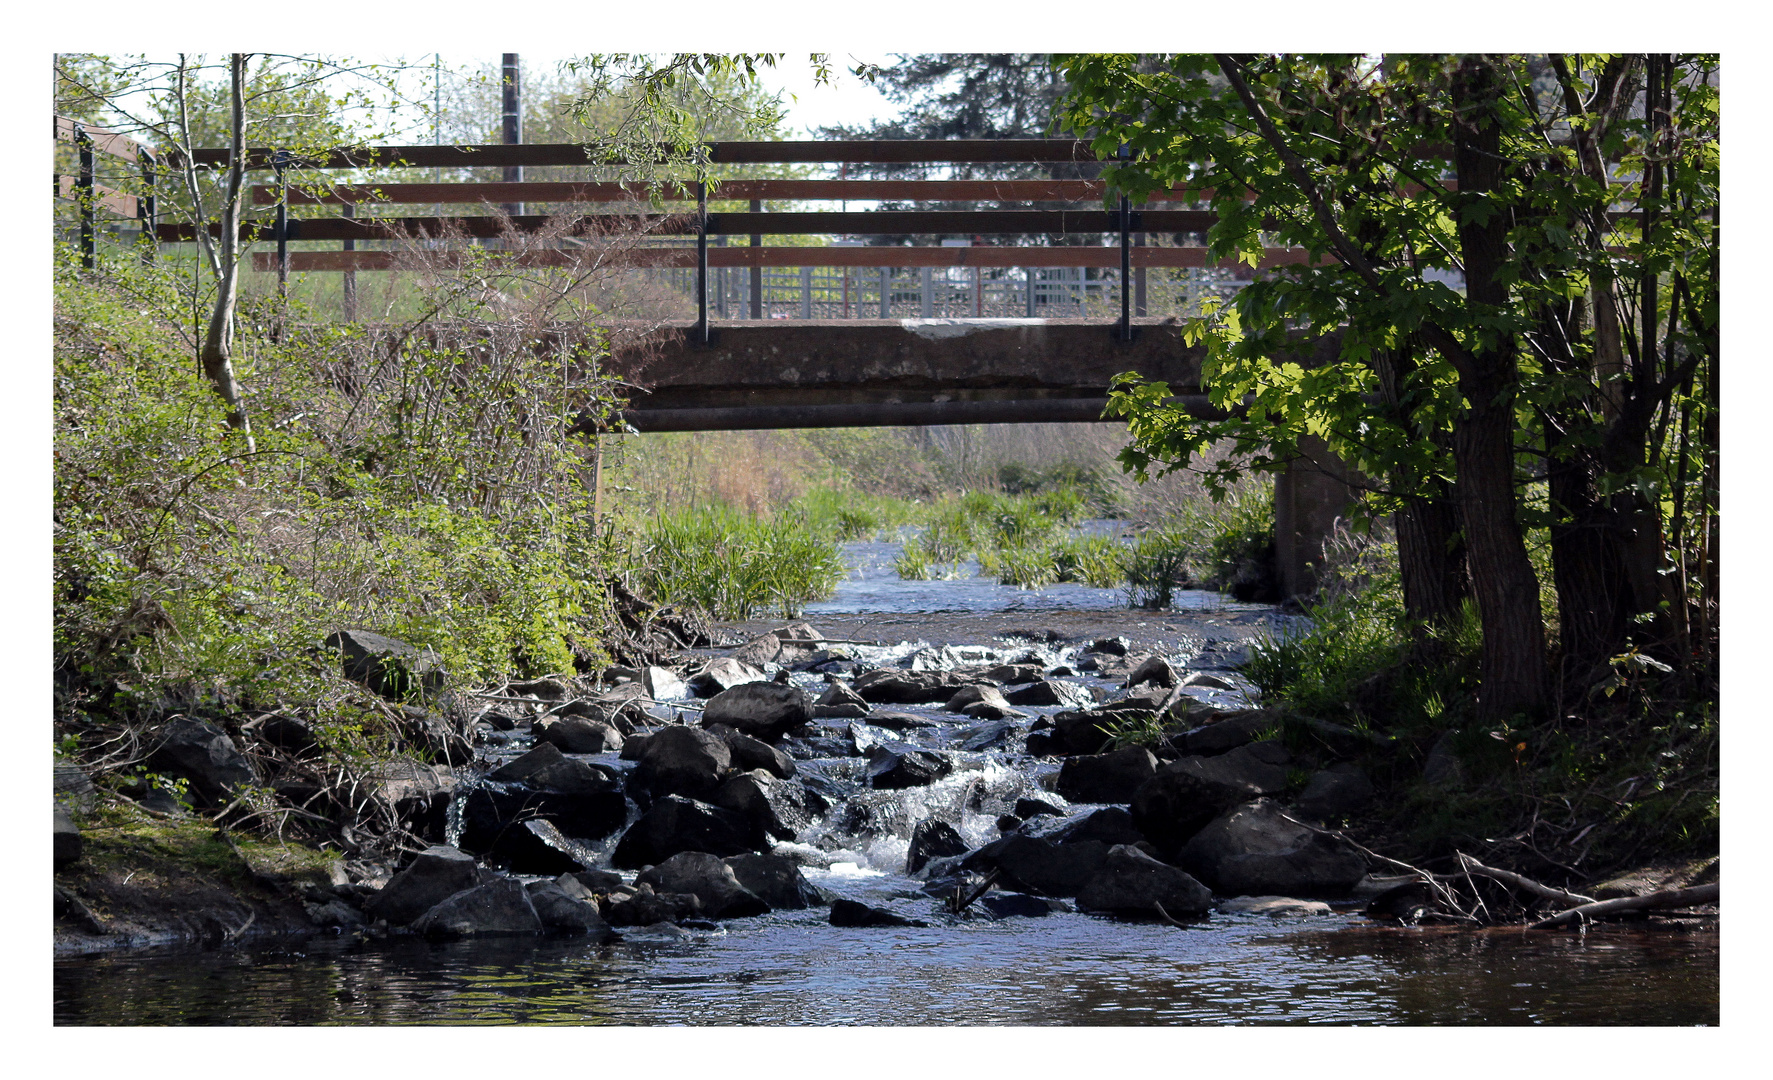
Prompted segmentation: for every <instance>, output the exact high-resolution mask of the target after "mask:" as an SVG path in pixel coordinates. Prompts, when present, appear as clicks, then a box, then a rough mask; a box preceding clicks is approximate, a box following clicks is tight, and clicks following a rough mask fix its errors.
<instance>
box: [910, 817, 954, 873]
mask: <svg viewBox="0 0 1773 1080" xmlns="http://www.w3.org/2000/svg"><path fill="white" fill-rule="evenodd" d="M966 851H967V842H966V840H964V839H963V838H962V837H961V835H960V831H959V830H958V829H956V828H955V827H954V826H953V825H952V824H950V823H948V822H946V821H943V820H942V819H941V818H924V819H923V820H922V821H920V822H918V823H917V825H916V826H915V827H914V828H913V829H912V830H911V842H910V844H908V845H907V846H906V848H905V872H906V873H907V874H915V873H917V872H918V871H919V870H922V869H923V867H924V864H925V863H927V862H929V861H930V860H931V859H941V858H947V857H949V856H952V855H964V854H966Z"/></svg>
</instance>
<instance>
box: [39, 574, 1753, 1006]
mask: <svg viewBox="0 0 1773 1080" xmlns="http://www.w3.org/2000/svg"><path fill="white" fill-rule="evenodd" d="M898 551H899V545H898V544H896V543H887V542H875V541H868V542H858V543H854V544H850V545H847V548H846V554H847V556H848V558H849V560H850V564H851V566H852V574H851V576H850V578H849V579H848V580H846V581H845V582H844V583H843V585H841V586H840V587H839V589H838V592H837V595H836V596H834V597H833V598H832V599H831V600H830V601H828V602H826V603H825V604H821V605H815V606H814V607H812V608H809V609H808V612H807V617H808V618H809V619H811V620H812V621H814V623H815V625H820V624H821V623H822V622H824V621H825V620H841V619H844V618H846V617H848V618H854V617H857V616H870V615H873V614H880V613H893V614H897V615H900V616H915V615H916V614H927V615H929V616H930V618H931V619H932V620H933V621H934V620H939V619H940V617H941V615H942V613H945V612H947V613H954V612H963V613H966V614H968V615H977V614H979V613H987V614H989V613H998V614H1005V615H1027V616H1029V617H1030V619H1031V620H1033V621H1036V622H1038V621H1040V619H1042V618H1049V619H1062V618H1063V617H1064V616H1066V615H1067V614H1070V615H1079V614H1083V615H1092V616H1094V617H1096V618H1098V619H1100V620H1105V621H1108V622H1112V621H1113V620H1116V619H1119V620H1122V621H1123V622H1124V623H1125V624H1126V625H1127V626H1128V627H1129V628H1133V627H1144V628H1146V629H1145V631H1143V633H1144V636H1145V637H1146V638H1147V639H1148V640H1155V639H1156V636H1157V635H1156V633H1155V632H1153V629H1152V624H1151V620H1152V619H1153V618H1154V616H1150V615H1139V614H1137V613H1130V612H1127V611H1126V609H1125V607H1124V601H1123V600H1122V598H1121V597H1120V595H1119V594H1118V593H1117V592H1116V591H1114V590H1100V589H1088V588H1084V587H1082V586H1077V585H1058V586H1053V587H1051V588H1049V589H1046V590H1041V591H1039V592H1035V591H1023V590H1017V589H1013V588H1007V587H1004V586H1000V585H997V584H996V583H995V582H992V581H989V580H986V579H980V578H977V577H976V576H965V575H964V574H963V576H960V577H957V578H955V579H952V580H946V581H934V582H909V581H906V582H902V581H899V580H898V579H897V577H896V575H895V574H894V573H893V571H892V562H893V560H894V559H895V558H896V557H897V555H898ZM965 569H966V568H963V571H964V570H965ZM1228 616H1232V617H1228ZM1161 618H1162V619H1163V620H1165V621H1162V622H1160V623H1158V624H1157V626H1156V629H1158V630H1162V631H1166V632H1168V634H1169V636H1170V637H1171V638H1172V639H1173V640H1172V641H1171V642H1169V643H1166V644H1165V646H1164V649H1165V651H1166V652H1169V653H1171V654H1173V655H1174V656H1176V657H1177V658H1178V659H1180V660H1185V661H1186V662H1187V665H1188V667H1189V668H1191V669H1194V670H1202V671H1205V672H1207V673H1209V674H1212V675H1213V676H1215V680H1214V682H1215V683H1216V685H1213V686H1202V687H1189V688H1187V689H1186V691H1185V692H1187V693H1189V694H1191V695H1192V696H1195V697H1197V698H1200V699H1201V700H1203V701H1205V702H1209V703H1212V704H1216V705H1221V706H1235V705H1239V704H1243V703H1245V702H1247V701H1248V700H1249V699H1250V697H1251V696H1252V695H1253V694H1254V687H1251V686H1250V685H1249V684H1248V683H1247V682H1245V681H1243V680H1242V679H1241V677H1240V676H1238V675H1237V674H1236V673H1235V671H1234V670H1233V669H1234V667H1235V665H1236V664H1237V663H1238V661H1240V660H1241V659H1242V656H1243V649H1242V642H1241V641H1240V640H1239V639H1238V637H1237V636H1236V635H1237V634H1243V635H1246V636H1247V634H1248V633H1249V631H1250V630H1251V629H1252V628H1255V629H1257V630H1266V631H1267V632H1275V633H1279V632H1285V630H1286V628H1287V625H1288V620H1287V619H1286V618H1285V617H1283V616H1281V615H1280V614H1279V613H1278V612H1275V611H1273V610H1272V609H1267V608H1261V607H1259V606H1256V605H1239V604H1232V603H1229V602H1228V601H1226V600H1225V598H1224V597H1221V596H1219V595H1217V594H1212V593H1184V594H1181V595H1179V597H1178V600H1177V605H1176V610H1175V611H1174V612H1172V613H1170V614H1168V615H1165V616H1161ZM1228 625H1231V626H1233V627H1234V628H1235V633H1233V634H1232V635H1231V636H1227V626H1228ZM828 632H829V631H828ZM1134 636H1138V635H1134ZM851 651H852V653H853V654H855V655H856V656H857V658H858V659H860V660H863V661H865V662H867V663H870V664H874V665H881V666H894V665H898V666H904V667H909V668H913V669H918V668H937V667H951V666H955V665H958V664H967V663H977V662H980V661H991V662H1005V661H1019V662H1028V661H1030V660H1037V661H1038V662H1039V663H1040V664H1041V665H1042V666H1043V667H1046V668H1048V669H1051V668H1052V667H1054V666H1057V665H1060V664H1066V665H1073V664H1075V663H1077V661H1078V660H1079V659H1080V657H1079V654H1078V645H1077V644H1076V643H1061V644H1049V643H1046V642H1038V641H1028V640H1004V639H1001V638H999V639H995V640H979V641H976V642H975V643H973V644H970V645H957V644H953V643H952V642H950V643H945V644H943V645H939V646H932V645H930V644H928V643H927V642H925V641H906V642H903V643H898V644H892V645H887V646H882V647H869V646H855V647H852V648H851ZM1030 654H1032V655H1030ZM793 679H794V681H795V683H796V684H797V685H801V686H803V687H805V688H806V689H808V690H810V691H812V692H814V693H817V692H818V689H819V688H820V687H821V686H822V683H823V679H822V677H821V676H819V675H816V674H812V673H797V674H795V675H794V676H793ZM1074 681H1077V682H1079V683H1081V684H1083V685H1085V686H1094V687H1097V688H1098V689H1099V690H1101V691H1106V690H1107V689H1109V688H1111V687H1112V686H1113V685H1114V683H1113V681H1112V680H1108V679H1096V678H1092V677H1090V676H1089V675H1088V674H1087V673H1085V674H1083V675H1080V676H1076V677H1075V679H1074ZM894 708H895V710H896V711H899V712H903V713H910V714H914V715H916V716H919V717H921V718H922V722H921V723H919V724H914V725H911V726H907V727H904V728H903V729H901V730H895V731H888V730H883V729H881V728H878V727H870V726H868V725H862V724H858V725H856V726H855V728H853V729H852V728H851V727H850V726H849V724H848V723H846V722H842V721H821V722H820V723H819V726H820V728H821V729H822V731H821V735H822V736H823V737H824V738H823V740H821V739H812V740H808V741H807V742H806V744H805V745H804V746H803V747H801V748H800V749H801V752H800V753H798V754H797V755H796V756H797V762H796V764H797V766H798V768H799V775H801V776H802V777H803V778H805V779H806V781H807V782H808V784H809V786H811V787H812V788H813V789H815V790H817V791H820V792H821V793H823V794H824V795H825V796H826V797H827V798H828V799H830V800H831V801H832V803H833V804H834V805H833V809H832V810H831V811H830V812H829V813H828V814H826V815H825V816H824V818H823V819H822V820H820V821H817V822H815V823H814V824H813V825H812V826H811V827H810V828H808V829H807V830H805V831H804V832H803V833H802V834H801V835H800V836H799V837H797V839H796V841H795V842H793V843H791V844H787V845H784V846H783V847H782V848H780V849H779V850H781V851H782V852H783V853H784V854H791V855H792V856H794V857H795V858H797V859H798V860H799V861H801V862H802V864H803V872H804V873H805V875H806V877H807V878H808V879H809V880H810V881H811V882H812V883H813V884H815V885H817V886H819V887H821V888H823V889H825V890H827V891H828V892H831V893H834V894H838V895H841V896H846V897H849V898H851V899H855V900H860V901H863V902H865V903H867V904H870V905H873V906H876V907H882V908H886V909H889V910H892V911H894V912H896V913H898V914H901V915H904V916H907V917H910V918H916V919H922V920H925V921H928V922H930V923H931V924H932V925H931V926H929V927H927V928H920V927H892V928H866V929H844V928H838V927H833V926H830V925H828V924H827V922H826V910H825V909H823V908H813V909H810V910H807V911H797V912H776V913H772V914H769V915H765V916H759V917H754V918H745V919H732V920H727V921H725V922H722V923H720V924H718V925H716V924H708V925H707V926H706V927H704V928H691V929H687V930H684V931H679V932H677V933H675V934H669V933H664V932H662V931H656V930H642V929H626V930H624V935H625V936H624V940H622V941H620V942H618V943H616V944H612V945H590V944H587V943H585V942H584V941H582V940H580V941H574V940H572V939H547V940H513V939H493V940H484V941H460V942H454V943H448V944H433V943H428V942H424V941H421V940H418V939H415V938H411V937H397V938H391V939H386V940H373V939H348V938H339V937H333V936H328V935H326V934H322V935H320V936H316V937H314V938H311V939H308V940H307V941H304V942H301V943H299V944H295V945H283V946H278V947H258V948H237V949H228V950H222V951H211V952H159V953H146V952H143V953H135V954H115V955H109V956H100V957H82V958H76V959H66V960H60V961H57V963H56V967H55V1004H54V1009H55V1021H56V1023H58V1024H150V1025H183V1024H199V1025H206V1024H253V1025H264V1024H509V1023H523V1024H552V1023H563V1024H594V1023H595V1024H695V1025H701V1024H714V1025H726V1024H780V1025H790V1024H877V1025H878V1024H927V1025H938V1024H939V1025H955V1024H975V1025H996V1024H1038V1025H1053V1024H1061V1025H1086V1024H1122V1025H1125V1024H1250V1023H1270V1024H1271V1023H1332V1024H1585V1025H1590V1024H1630V1025H1695V1024H1716V1023H1717V1022H1718V967H1719V962H1718V934H1717V930H1716V928H1715V925H1704V924H1701V925H1698V926H1695V927H1692V928H1688V929H1684V930H1683V929H1672V930H1671V929H1659V930H1643V929H1635V928H1630V927H1623V926H1616V927H1604V928H1600V929H1596V930H1593V931H1590V932H1588V933H1586V934H1571V933H1561V932H1550V933H1548V932H1539V933H1527V932H1525V931H1522V930H1518V929H1515V930H1490V931H1482V932H1473V931H1468V930H1453V931H1447V930H1427V929H1402V928H1393V927H1382V926H1377V925H1375V924H1373V923H1371V922H1369V921H1367V920H1365V919H1363V918H1361V917H1360V916H1359V915H1358V914H1356V913H1355V912H1356V911H1357V910H1358V907H1359V905H1358V904H1354V903H1350V904H1343V905H1338V906H1337V908H1336V910H1335V912H1334V913H1333V914H1329V915H1318V916H1290V917H1281V918H1274V917H1269V916H1251V915H1235V914H1222V913H1221V914H1214V915H1212V916H1210V917H1208V918H1205V919H1202V920H1199V921H1196V922H1193V923H1190V924H1188V925H1187V926H1185V927H1176V926H1168V925H1160V924H1152V923H1134V922H1122V921H1113V920H1109V919H1104V918H1099V917H1095V916H1090V915H1084V914H1080V913H1078V912H1076V911H1073V910H1069V909H1068V906H1067V909H1066V910H1060V911H1055V912H1053V913H1051V914H1047V915H1043V916H1038V917H1034V916H1014V917H1006V918H1001V919H999V918H992V917H991V916H990V915H989V913H988V912H985V911H983V910H981V909H979V908H974V909H972V910H970V911H969V913H968V915H967V916H965V917H961V918H955V917H952V916H949V915H947V914H945V913H944V912H943V910H942V906H941V904H940V903H938V902H937V901H936V900H934V899H932V898H931V897H930V896H929V895H927V894H925V893H924V892H923V891H922V886H923V885H924V884H925V882H924V880H923V879H921V878H919V877H914V876H907V875H906V874H905V872H904V871H905V860H906V849H907V842H908V838H909V836H910V832H911V829H912V827H913V826H914V825H915V824H916V823H917V822H918V821H919V820H922V819H923V818H925V817H928V816H930V815H932V814H937V815H940V816H942V817H943V818H945V819H946V820H949V821H952V822H954V823H955V824H956V826H957V828H958V830H959V832H960V833H961V835H962V836H963V838H964V839H965V840H966V841H967V842H968V843H969V844H973V845H977V844H981V843H985V842H987V841H989V840H991V839H994V838H995V837H996V836H997V835H998V832H997V827H996V822H997V819H998V817H999V815H1001V814H1004V813H1006V812H1008V810H1009V808H1010V807H1011V806H1013V804H1014V803H1015V800H1016V799H1017V798H1018V797H1022V796H1033V797H1039V798H1042V799H1045V800H1047V801H1049V802H1053V803H1056V804H1059V805H1060V806H1061V808H1062V809H1065V810H1066V812H1067V815H1069V818H1068V819H1070V820H1075V818H1076V817H1078V816H1080V815H1082V814H1086V813H1088V812H1090V811H1092V810H1093V809H1096V808H1095V807H1091V806H1088V805H1081V804H1080V805H1075V806H1065V804H1064V800H1063V799H1060V798H1058V796H1056V795H1054V794H1053V793H1052V792H1050V791H1048V790H1046V789H1045V788H1044V787H1043V786H1042V781H1043V780H1048V779H1049V778H1050V776H1051V775H1052V774H1053V773H1054V772H1055V771H1056V769H1057V765H1056V764H1055V763H1054V762H1053V760H1052V759H1044V760H1043V759H1036V758H1030V757H1028V756H1027V755H1026V754H1023V753H1021V752H1020V746H1021V743H1022V741H1023V739H1024V737H1025V735H1026V732H1027V730H1028V726H1029V725H1030V724H1031V723H1033V722H1034V721H1033V719H1026V720H1022V721H1019V722H1016V723H1015V724H1013V725H1012V726H1010V727H1008V728H1004V729H999V728H994V727H992V725H990V724H989V723H987V724H974V723H973V722H972V721H970V720H967V719H966V718H964V717H959V716H957V715H956V714H953V713H944V712H942V711H941V709H940V706H906V707H894ZM661 711H665V710H663V709H661ZM1027 711H1028V712H1030V713H1033V714H1036V715H1037V716H1038V715H1039V714H1050V713H1052V712H1054V711H1057V707H1044V708H1038V707H1037V708H1029V709H1028V710H1027ZM842 738H849V739H852V740H856V741H862V742H865V741H867V740H871V739H877V740H881V741H900V742H906V743H910V744H912V745H915V746H920V747H926V748H931V749H941V750H944V751H946V752H948V753H949V754H951V755H952V757H953V759H954V760H955V761H956V763H957V767H956V770H955V772H954V773H952V774H951V775H949V776H947V777H945V778H943V779H941V780H938V781H937V782H936V783H934V784H931V785H929V786H927V787H919V788H910V789H906V790H900V791H876V790H873V789H871V788H869V787H867V786H866V784H865V782H864V780H863V778H862V777H861V776H860V775H859V769H858V764H859V762H860V761H861V759H858V758H855V757H851V756H843V755H841V754H837V753H833V754H832V755H831V756H820V755H819V752H818V748H819V747H822V746H830V745H832V744H833V743H835V742H837V741H840V740H841V739H842ZM526 748H527V744H526V742H524V741H516V742H513V743H511V744H510V745H509V746H507V747H504V748H495V750H494V753H495V755H496V756H501V757H509V756H513V755H514V754H516V753H518V752H520V751H521V750H523V749H526ZM589 760H595V761H599V762H602V763H604V764H608V765H612V766H615V767H618V768H627V767H630V764H629V763H627V762H621V761H620V760H619V759H618V758H617V756H616V755H614V754H606V755H598V756H596V757H594V758H590V759H589ZM1038 820H1042V821H1044V820H1047V819H1038ZM1056 824H1057V823H1056V822H1055V825H1056ZM611 846H612V843H611V842H610V841H606V842H604V843H603V844H601V845H598V848H599V850H601V851H604V852H607V850H608V849H609V848H610V847H611ZM630 876H631V875H630Z"/></svg>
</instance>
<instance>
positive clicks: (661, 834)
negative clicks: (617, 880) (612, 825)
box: [610, 795, 768, 870]
mask: <svg viewBox="0 0 1773 1080" xmlns="http://www.w3.org/2000/svg"><path fill="white" fill-rule="evenodd" d="M767 846H768V843H767V841H766V840H765V838H764V836H763V834H762V832H761V831H760V830H759V829H758V828H757V827H756V826H755V825H754V824H753V823H752V822H751V820H750V819H749V818H747V817H746V816H745V815H743V814H737V813H734V812H733V811H731V810H727V809H724V808H722V807H718V806H711V805H709V804H708V803H703V802H697V801H695V800H694V799H686V798H684V797H683V796H681V795H667V796H665V797H664V798H663V799H660V800H658V801H657V802H655V803H653V805H652V807H651V808H650V809H648V810H647V812H646V813H644V814H642V815H641V816H640V819H639V820H638V821H636V822H635V823H634V824H633V825H631V826H629V828H628V831H627V832H626V833H624V834H623V835H622V839H621V842H620V843H618V844H617V845H616V849H615V851H614V852H613V853H612V854H611V855H610V865H611V866H614V867H615V868H616V869H618V870H638V869H640V868H641V867H643V866H649V865H652V864H655V863H660V862H664V861H665V860H666V859H669V858H670V857H671V856H673V855H675V854H677V853H678V852H680V851H706V852H708V853H709V854H711V855H721V856H726V855H742V854H744V853H745V852H748V851H759V850H762V849H763V848H765V847H767Z"/></svg>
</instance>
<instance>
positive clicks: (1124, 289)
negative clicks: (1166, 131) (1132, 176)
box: [1120, 143, 1133, 341]
mask: <svg viewBox="0 0 1773 1080" xmlns="http://www.w3.org/2000/svg"><path fill="white" fill-rule="evenodd" d="M1127 156H1128V152H1127V144H1126V143H1121V144H1120V159H1121V160H1122V161H1125V160H1126V159H1127ZM1132 226H1133V204H1132V202H1131V201H1130V200H1129V199H1128V198H1127V197H1126V195H1124V194H1123V195H1121V197H1120V339H1121V340H1122V341H1131V340H1133V290H1132V277H1133V228H1132Z"/></svg>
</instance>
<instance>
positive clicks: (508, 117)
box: [501, 52, 523, 217]
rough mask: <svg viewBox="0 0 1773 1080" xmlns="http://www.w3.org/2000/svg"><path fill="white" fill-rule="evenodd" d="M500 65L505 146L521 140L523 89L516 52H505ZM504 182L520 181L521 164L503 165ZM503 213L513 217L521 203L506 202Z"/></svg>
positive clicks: (521, 208) (521, 211)
mask: <svg viewBox="0 0 1773 1080" xmlns="http://www.w3.org/2000/svg"><path fill="white" fill-rule="evenodd" d="M502 67H503V78H502V79H501V86H502V88H503V90H504V103H505V131H504V136H505V138H504V142H505V145H506V146H517V145H518V144H520V143H522V142H523V91H522V87H521V86H520V85H519V84H518V65H517V54H516V53H509V52H508V53H505V54H504V63H503V65H502ZM505 182H506V183H507V184H520V183H522V182H523V166H521V165H507V166H505ZM505 213H507V214H510V215H512V216H513V217H515V216H516V215H518V214H521V213H523V204H522V203H520V202H517V203H506V204H505Z"/></svg>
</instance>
